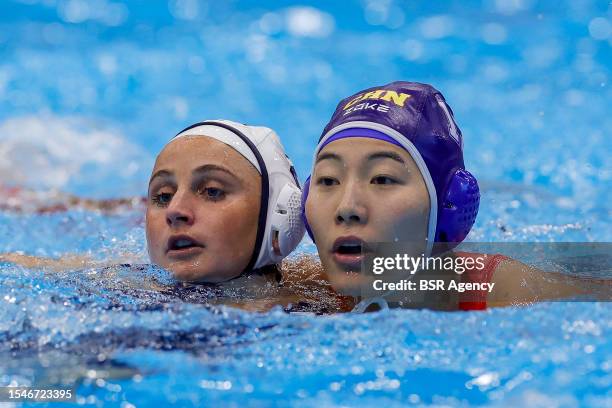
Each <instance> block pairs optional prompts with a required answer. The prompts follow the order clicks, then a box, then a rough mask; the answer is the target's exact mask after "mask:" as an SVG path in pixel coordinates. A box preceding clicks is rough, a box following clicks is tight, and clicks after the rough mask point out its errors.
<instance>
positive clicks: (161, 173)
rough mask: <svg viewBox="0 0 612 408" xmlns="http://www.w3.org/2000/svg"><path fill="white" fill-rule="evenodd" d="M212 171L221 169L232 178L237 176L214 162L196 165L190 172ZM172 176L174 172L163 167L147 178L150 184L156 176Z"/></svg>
mask: <svg viewBox="0 0 612 408" xmlns="http://www.w3.org/2000/svg"><path fill="white" fill-rule="evenodd" d="M212 171H222V172H224V173H226V174H229V175H230V176H232V177H234V178H237V177H236V175H235V174H234V173H232V172H231V171H229V170H228V169H226V168H225V167H221V166H217V165H216V164H205V165H203V166H200V167H197V168H196V169H194V170H193V171H192V172H191V173H192V174H202V173H208V172H212ZM173 176H174V173H172V172H171V171H169V170H165V169H162V170H158V171H156V172H155V173H153V175H152V176H151V179H150V180H149V185H151V183H152V182H153V180H154V179H156V178H158V177H165V178H169V177H173Z"/></svg>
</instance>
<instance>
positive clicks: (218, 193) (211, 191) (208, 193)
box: [201, 187, 225, 201]
mask: <svg viewBox="0 0 612 408" xmlns="http://www.w3.org/2000/svg"><path fill="white" fill-rule="evenodd" d="M201 194H203V195H204V197H206V198H207V199H209V200H213V201H218V200H222V199H223V198H225V191H223V190H221V189H220V188H216V187H206V188H205V189H203V190H202V191H201Z"/></svg>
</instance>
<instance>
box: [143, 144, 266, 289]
mask: <svg viewBox="0 0 612 408" xmlns="http://www.w3.org/2000/svg"><path fill="white" fill-rule="evenodd" d="M260 197H261V177H260V175H259V172H258V171H257V169H255V167H253V165H252V164H251V163H250V162H249V161H248V160H247V159H245V158H244V157H243V156H242V155H241V154H240V153H238V152H237V151H236V150H234V149H233V148H231V147H229V146H228V145H226V144H225V143H222V142H219V141H217V140H215V139H212V138H209V137H201V136H195V137H194V136H183V137H180V138H178V139H175V140H174V141H172V142H171V143H169V144H168V145H167V146H166V147H165V148H164V150H162V152H161V153H160V154H159V156H158V157H157V160H156V162H155V167H154V169H153V173H152V176H151V181H150V182H149V193H148V201H147V218H146V229H147V244H148V249H149V256H150V257H151V261H153V262H154V263H156V264H158V265H160V266H162V267H164V268H166V269H168V270H170V271H171V272H172V273H173V274H174V276H175V277H176V278H177V279H180V280H183V281H199V282H222V281H226V280H228V279H231V278H234V277H236V276H238V275H240V274H241V273H242V272H243V271H244V269H245V267H246V266H247V264H248V262H249V260H250V258H251V255H252V253H253V248H254V246H255V238H256V235H257V219H258V215H259V206H260Z"/></svg>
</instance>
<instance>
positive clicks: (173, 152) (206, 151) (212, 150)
mask: <svg viewBox="0 0 612 408" xmlns="http://www.w3.org/2000/svg"><path fill="white" fill-rule="evenodd" d="M205 164H222V165H224V166H225V167H229V168H230V169H234V170H236V171H237V172H242V171H248V170H247V169H248V168H249V167H250V168H251V169H252V170H254V171H255V172H257V170H256V169H255V167H254V166H253V165H252V164H251V163H250V162H249V161H248V160H247V159H246V158H245V157H244V156H242V155H241V154H240V153H238V152H237V151H236V150H235V149H233V148H232V147H230V146H228V145H226V144H225V143H223V142H220V141H218V140H216V139H213V138H211V137H206V136H181V137H179V138H176V139H174V140H172V141H171V142H170V143H168V144H167V145H166V146H165V147H164V149H163V150H162V151H161V152H160V153H159V155H158V156H157V159H156V160H155V167H154V170H157V169H161V168H165V169H174V168H179V167H188V168H196V167H199V166H202V165H205Z"/></svg>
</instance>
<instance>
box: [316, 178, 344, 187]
mask: <svg viewBox="0 0 612 408" xmlns="http://www.w3.org/2000/svg"><path fill="white" fill-rule="evenodd" d="M317 184H319V185H322V186H327V187H329V186H333V185H336V184H340V183H339V182H338V180H336V179H335V178H332V177H319V178H318V179H317Z"/></svg>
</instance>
